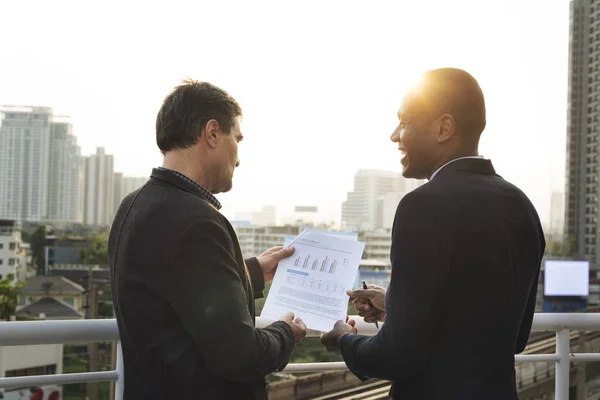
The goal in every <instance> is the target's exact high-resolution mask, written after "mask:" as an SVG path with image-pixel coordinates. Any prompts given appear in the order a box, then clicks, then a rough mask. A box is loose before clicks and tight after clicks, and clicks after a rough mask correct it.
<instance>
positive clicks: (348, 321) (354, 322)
mask: <svg viewBox="0 0 600 400" xmlns="http://www.w3.org/2000/svg"><path fill="white" fill-rule="evenodd" d="M346 323H347V324H348V325H350V326H351V327H354V326H355V325H356V321H355V320H353V319H347V320H346Z"/></svg>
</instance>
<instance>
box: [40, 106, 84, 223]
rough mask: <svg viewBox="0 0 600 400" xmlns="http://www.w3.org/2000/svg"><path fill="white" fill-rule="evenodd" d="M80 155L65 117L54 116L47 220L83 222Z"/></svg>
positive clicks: (70, 126)
mask: <svg viewBox="0 0 600 400" xmlns="http://www.w3.org/2000/svg"><path fill="white" fill-rule="evenodd" d="M80 154H81V152H80V149H79V146H77V139H76V138H75V136H74V135H73V126H72V125H71V123H70V122H69V121H68V118H65V117H54V118H53V121H52V123H51V124H50V157H49V160H50V167H49V170H48V177H49V178H48V219H49V221H51V222H68V223H77V222H79V223H81V222H83V213H82V212H81V204H82V201H81V198H82V197H83V190H82V187H81V180H82V175H83V171H82V166H81V155H80Z"/></svg>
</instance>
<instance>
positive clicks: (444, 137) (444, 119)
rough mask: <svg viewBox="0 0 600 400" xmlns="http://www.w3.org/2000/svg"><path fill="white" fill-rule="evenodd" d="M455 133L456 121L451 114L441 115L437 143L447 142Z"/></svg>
mask: <svg viewBox="0 0 600 400" xmlns="http://www.w3.org/2000/svg"><path fill="white" fill-rule="evenodd" d="M455 133H456V120H455V119H454V116H453V115H452V114H443V115H442V116H441V117H440V118H439V130H438V134H437V142H438V143H443V142H446V141H448V140H449V139H450V138H451V137H452V136H454V134H455Z"/></svg>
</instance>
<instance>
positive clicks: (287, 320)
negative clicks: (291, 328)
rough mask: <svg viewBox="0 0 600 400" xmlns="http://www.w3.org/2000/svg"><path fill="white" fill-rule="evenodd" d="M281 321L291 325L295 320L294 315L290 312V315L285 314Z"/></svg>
mask: <svg viewBox="0 0 600 400" xmlns="http://www.w3.org/2000/svg"><path fill="white" fill-rule="evenodd" d="M281 320H282V321H285V322H287V323H289V324H291V323H292V321H293V320H294V313H293V312H291V311H290V312H288V313H285V314H283V315H282V316H281Z"/></svg>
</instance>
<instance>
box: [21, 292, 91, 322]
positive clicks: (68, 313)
mask: <svg viewBox="0 0 600 400" xmlns="http://www.w3.org/2000/svg"><path fill="white" fill-rule="evenodd" d="M16 314H17V315H28V316H30V317H34V318H39V317H40V316H43V317H44V318H47V319H81V318H83V314H82V313H80V312H79V311H77V310H76V309H74V308H73V307H71V306H70V305H68V304H66V303H63V302H62V301H60V300H57V299H55V298H53V297H43V298H41V299H39V300H37V301H34V302H33V303H31V304H28V305H26V306H24V307H23V308H20V309H19V310H18V311H17V312H16Z"/></svg>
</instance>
